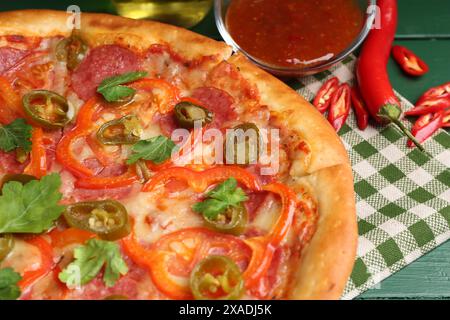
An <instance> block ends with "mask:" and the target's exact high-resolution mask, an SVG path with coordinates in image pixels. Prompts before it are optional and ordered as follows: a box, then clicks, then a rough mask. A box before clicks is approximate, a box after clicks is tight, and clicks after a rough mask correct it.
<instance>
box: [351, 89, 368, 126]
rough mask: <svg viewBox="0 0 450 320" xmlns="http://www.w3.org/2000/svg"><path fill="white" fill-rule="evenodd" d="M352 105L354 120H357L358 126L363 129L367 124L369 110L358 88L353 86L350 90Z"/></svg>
mask: <svg viewBox="0 0 450 320" xmlns="http://www.w3.org/2000/svg"><path fill="white" fill-rule="evenodd" d="M351 97H352V106H353V109H354V110H355V113H356V120H357V122H358V128H359V129H361V130H365V129H366V128H367V125H368V124H369V112H368V111H367V108H366V105H365V104H364V100H363V99H362V97H361V93H360V92H359V88H358V87H357V86H354V87H353V88H352V91H351Z"/></svg>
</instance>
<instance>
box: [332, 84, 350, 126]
mask: <svg viewBox="0 0 450 320" xmlns="http://www.w3.org/2000/svg"><path fill="white" fill-rule="evenodd" d="M350 91H351V90H350V86H349V85H348V84H346V83H344V84H341V85H340V86H339V88H338V89H337V91H336V92H335V93H334V94H333V97H332V98H331V103H330V110H329V112H328V121H329V122H330V123H331V125H332V126H333V128H334V129H335V130H336V132H339V130H341V128H342V126H343V125H344V123H345V120H347V118H348V115H349V113H350V100H351V98H350Z"/></svg>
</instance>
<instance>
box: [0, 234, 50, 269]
mask: <svg viewBox="0 0 450 320" xmlns="http://www.w3.org/2000/svg"><path fill="white" fill-rule="evenodd" d="M14 240H15V241H14V248H13V250H12V251H11V252H10V253H9V254H8V256H7V257H6V258H5V259H4V260H3V261H2V262H1V263H0V268H6V267H11V268H13V269H14V270H15V271H16V272H18V273H21V274H22V273H23V272H25V271H26V270H33V269H36V268H38V267H39V265H40V263H41V254H40V252H39V249H38V248H36V247H35V246H33V245H31V244H29V243H27V242H25V241H23V240H21V239H19V238H18V237H15V239H14Z"/></svg>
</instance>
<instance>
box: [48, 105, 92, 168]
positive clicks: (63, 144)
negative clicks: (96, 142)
mask: <svg viewBox="0 0 450 320" xmlns="http://www.w3.org/2000/svg"><path fill="white" fill-rule="evenodd" d="M99 108H100V104H99V103H98V101H97V99H96V98H92V99H90V100H89V101H88V102H86V103H85V104H84V105H83V106H82V107H81V109H80V110H79V111H78V115H77V122H76V124H75V127H73V128H72V130H70V131H69V132H67V133H66V134H65V135H64V136H63V137H62V138H61V140H60V141H59V143H58V145H57V147H56V160H58V162H59V163H61V164H62V165H63V166H64V167H65V168H66V169H67V170H69V171H70V172H71V173H72V174H74V175H75V176H76V177H89V176H93V175H94V172H93V171H92V170H91V169H89V168H87V167H86V166H84V165H83V164H82V163H80V161H78V160H77V159H76V158H75V157H74V154H73V152H72V150H71V147H72V143H73V142H74V141H75V140H76V139H78V138H81V137H85V136H87V135H88V134H90V130H91V129H90V128H91V125H92V117H93V115H94V114H95V113H96V112H97V110H98V109H99Z"/></svg>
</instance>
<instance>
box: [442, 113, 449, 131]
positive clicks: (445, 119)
mask: <svg viewBox="0 0 450 320" xmlns="http://www.w3.org/2000/svg"><path fill="white" fill-rule="evenodd" d="M442 128H450V109H447V110H446V111H444V117H443V119H442Z"/></svg>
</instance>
